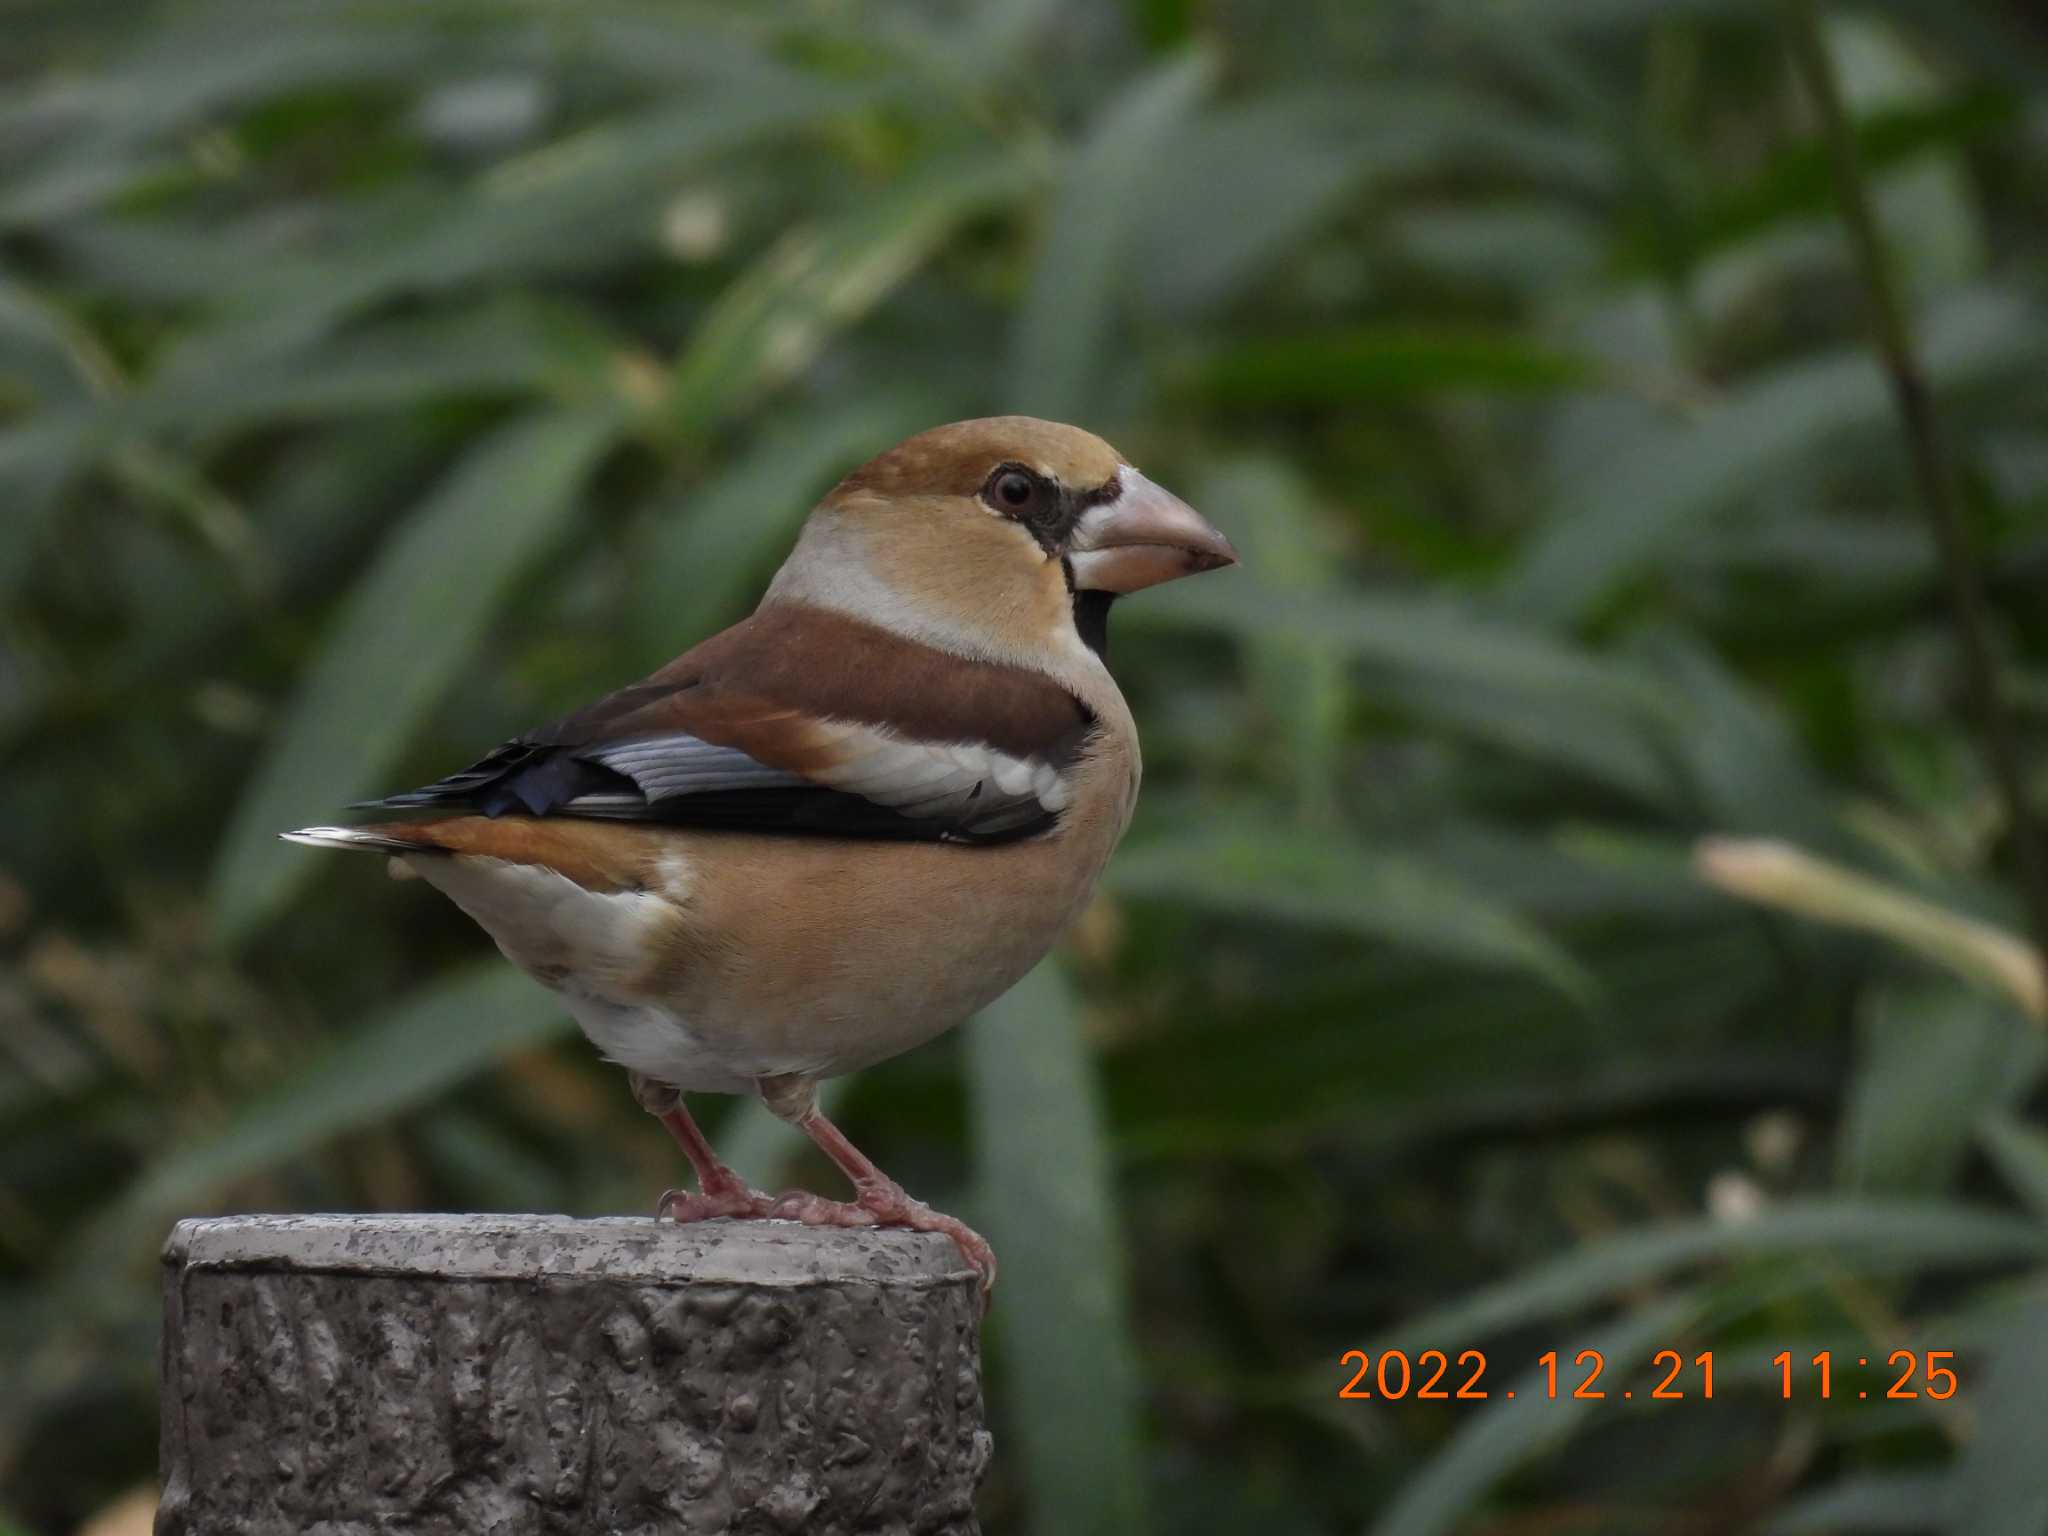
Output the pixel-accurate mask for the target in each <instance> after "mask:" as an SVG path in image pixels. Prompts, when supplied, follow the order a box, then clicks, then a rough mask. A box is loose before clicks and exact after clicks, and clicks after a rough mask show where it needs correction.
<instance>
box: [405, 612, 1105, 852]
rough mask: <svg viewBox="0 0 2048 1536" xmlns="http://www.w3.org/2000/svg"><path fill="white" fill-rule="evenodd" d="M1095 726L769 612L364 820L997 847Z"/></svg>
mask: <svg viewBox="0 0 2048 1536" xmlns="http://www.w3.org/2000/svg"><path fill="white" fill-rule="evenodd" d="M1094 725H1095V722H1094V718H1093V716H1092V715H1091V714H1090V713H1089V711H1088V709H1087V708H1086V706H1084V705H1083V704H1082V703H1081V702H1080V701H1079V700H1078V699H1076V698H1074V696H1073V695H1072V694H1070V693H1068V692H1067V690H1066V689H1064V688H1062V687H1061V686H1060V685H1059V684H1058V683H1056V682H1054V681H1053V680H1052V679H1051V678H1049V677H1046V676H1044V675H1043V674H1040V673H1037V672H1033V671H1030V670H1028V669H1025V668H1021V667H1011V666H1006V665H1002V664H1000V663H995V662H986V661H976V660H971V659H967V658H962V657H958V656H953V655H949V654H947V653H945V652H941V651H937V650H934V649H933V648H931V647H929V646H924V645H920V644H918V643H917V642H915V641H910V640H906V639H903V638H901V637H898V636H896V635H893V634H891V633H889V632H888V631H886V630H883V629H880V628H878V627H876V626H873V625H869V624H864V623H862V622H860V621H858V620H855V619H851V618H847V617H843V616H841V615H837V614H832V613H827V612H825V611H823V610H819V609H813V608H806V607H801V606H798V605H793V604H792V605H778V606H775V607H771V608H765V609H763V610H762V611H761V612H759V613H757V614H755V616H754V617H753V618H751V619H748V620H746V621H745V622H744V623H741V624H738V625H735V626H734V627H733V628H732V629H729V630H727V631H725V632H724V633H723V634H720V635H717V636H714V637H713V638H712V639H710V640H707V641H706V642H704V644H702V645H700V646H698V647H697V648H696V649H694V650H692V651H690V652H688V653H686V654H685V655H683V656H682V657H680V658H678V659H677V660H676V661H674V662H672V663H670V664H669V665H668V666H667V667H664V668H663V669H662V670H661V671H660V672H657V673H655V674H654V675H653V676H652V677H650V678H648V679H647V680H646V681H645V682H641V683H636V684H634V685H632V686H630V687H627V688H622V689H620V690H619V691H618V692H616V693H613V694H609V695H607V696H606V697H605V698H603V699H600V700H598V701H597V702H596V703H595V704H592V705H590V706H589V707H588V708H586V709H582V710H579V711H577V712H576V713H575V714H572V715H569V716H566V717H565V718H563V719H561V720H558V721H555V722H554V723H553V724H551V725H547V726H544V727H542V728H541V729H539V730H536V731H530V732H528V733H527V734H525V735H523V736H520V737H517V738H515V739H514V740H512V741H509V742H507V743H505V744H504V745H503V746H501V747H499V748H498V749H497V750H496V751H494V752H492V753H491V754H490V755H489V756H487V757H485V758H483V759H482V760H481V761H480V762H477V763H475V764H473V765H471V766H470V767H468V768H465V769H463V770H462V771H461V772H459V773H455V774H451V775H449V776H448V777H447V778H445V779H442V780H440V781H439V782H437V783H434V784H430V785H427V786H426V787H425V788H423V789H417V790H413V791H410V792H408V793H405V794H399V795H392V796H390V797H388V798H386V799H383V800H379V801H375V802H372V804H374V805H375V806H377V807H379V808H384V809H392V810H410V809H434V810H443V811H446V810H452V809H463V810H473V811H480V812H482V813H483V814H485V815H487V816H500V815H505V814H508V813H509V814H523V815H528V816H589V817H603V818H610V819H624V820H634V821H655V822H664V823H669V824H681V825H693V826H706V827H726V828H734V829H743V830H751V831H772V832H792V833H808V834H812V835H821V836H842V837H877V838H915V839H929V840H938V841H957V842H1002V841H1008V840H1011V839H1015V838H1019V837H1027V836H1031V835H1033V834H1034V833H1038V832H1042V831H1045V830H1047V829H1049V828H1051V827H1053V826H1054V825H1056V824H1057V822H1058V820H1059V817H1060V814H1061V812H1062V811H1064V810H1065V809H1066V806H1067V801H1068V796H1069V793H1070V788H1069V784H1068V780H1067V773H1068V771H1069V770H1070V769H1071V767H1072V766H1073V764H1074V763H1075V762H1076V761H1077V760H1078V758H1079V757H1080V756H1081V754H1082V753H1083V752H1084V751H1085V750H1086V747H1087V743H1088V739H1089V737H1090V735H1091V733H1092V732H1093V729H1094Z"/></svg>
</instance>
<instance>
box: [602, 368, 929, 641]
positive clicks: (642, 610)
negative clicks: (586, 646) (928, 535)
mask: <svg viewBox="0 0 2048 1536" xmlns="http://www.w3.org/2000/svg"><path fill="white" fill-rule="evenodd" d="M931 421H932V406H931V405H930V403H929V402H928V400H927V398H926V397H925V396H924V395H923V394H922V393H915V392H911V393H906V392H901V391H895V390H881V391H877V392H874V393H863V394H861V395H860V396H858V397H857V398H855V399H852V400H847V401H840V400H837V399H834V400H831V401H828V402H826V403H823V404H811V403H808V402H806V403H805V404H804V405H802V406H801V407H800V408H798V409H797V410H796V411H795V412H794V413H793V414H791V415H790V416H789V417H788V418H787V419H786V420H783V421H781V422H779V423H777V424H775V425H773V426H770V427H768V428H767V429H765V430H763V431H761V432H760V433H759V434H758V435H757V436H755V437H754V438H753V439H752V440H751V441H750V442H749V443H748V444H747V445H746V447H745V448H743V449H742V450H740V451H739V452H738V453H736V454H734V455H733V456H732V457H730V458H729V459H727V460H726V461H724V463H723V464H721V466H720V467H719V468H718V469H717V471H716V472H715V473H713V474H712V476H711V477H710V478H709V479H707V480H705V481H703V482H701V483H699V484H697V485H694V486H691V487H689V488H688V489H687V490H686V491H684V492H681V493H678V494H676V495H674V496H672V497H663V498H662V499H661V501H660V502H659V503H658V504H657V505H656V506H655V507H654V508H653V513H652V517H651V518H650V519H649V521H650V523H651V526H650V527H649V528H648V529H647V537H646V542H645V544H644V546H643V547H642V549H641V550H640V557H639V558H638V559H636V560H635V561H634V563H633V569H632V572H631V575H630V581H631V587H630V592H631V597H630V603H631V608H630V617H631V622H632V625H633V634H634V638H635V645H636V648H637V654H638V655H639V656H640V658H641V660H642V662H643V664H644V665H645V667H646V668H647V669H648V670H650V671H651V670H652V669H653V668H654V667H656V666H658V665H660V664H661V663H662V662H663V661H666V660H667V659H668V658H669V657H671V656H673V655H674V654H675V652H676V645H677V639H678V635H679V632H689V633H709V632H710V631H711V630H713V629H715V628H716V627H717V626H718V625H720V624H724V623H729V622H730V621H732V620H734V619H737V618H739V617H740V616H741V615H742V614H743V613H744V612H745V611H746V609H747V607H748V606H749V605H750V604H751V603H752V602H753V600H754V599H755V598H757V597H759V596H760V593H761V588H762V586H763V584H764V578H765V577H766V576H767V575H768V574H769V573H770V572H772V571H773V570H774V569H775V567H776V565H777V564H779V563H780V562H781V560H782V557H783V556H784V555H786V554H787V553H788V552H789V546H790V544H791V543H792V542H793V540H794V539H795V536H796V531H797V529H798V527H799V526H801V525H802V523H803V520H804V518H805V517H806V516H807V515H808V514H809V512H810V508H811V505H812V503H813V502H815V501H816V500H817V498H818V496H819V494H820V493H821V492H823V491H825V490H826V489H827V488H829V487H830V486H831V485H832V483H833V482H834V481H835V480H837V479H838V478H839V476H840V475H842V474H844V473H845V472H846V471H847V470H848V469H850V468H851V467H852V466H854V465H856V464H859V463H862V462H864V461H865V460H867V459H869V458H872V457H873V456H874V454H875V453H876V452H877V451H878V450H879V449H881V448H882V447H885V446H886V445H888V444H890V443H893V442H896V441H897V440H898V439H900V438H904V437H908V436H909V435H910V434H911V433H912V432H914V431H916V430H917V429H918V428H920V427H924V426H928V425H930V424H931Z"/></svg>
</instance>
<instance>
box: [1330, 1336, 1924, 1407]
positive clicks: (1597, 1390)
mask: <svg viewBox="0 0 2048 1536" xmlns="http://www.w3.org/2000/svg"><path fill="white" fill-rule="evenodd" d="M1852 1358H1853V1360H1854V1364H1853V1365H1852V1364H1851V1363H1850V1361H1851V1359H1852ZM1954 1359H1955V1351H1954V1350H1950V1349H1923V1350H1911V1349H1895V1350H1893V1351H1891V1353H1890V1354H1889V1355H1888V1356H1886V1357H1884V1358H1883V1359H1882V1360H1881V1361H1880V1360H1875V1359H1873V1357H1871V1356H1868V1355H1857V1356H1854V1357H1850V1356H1847V1355H1844V1356H1840V1357H1838V1356H1836V1355H1835V1354H1834V1352H1832V1351H1830V1350H1822V1351H1821V1352H1820V1353H1819V1354H1817V1355H1814V1356H1812V1357H1811V1358H1807V1359H1795V1358H1794V1356H1793V1354H1792V1352H1791V1351H1790V1350H1780V1351H1779V1352H1778V1353H1777V1354H1775V1355H1773V1356H1772V1357H1771V1361H1770V1364H1771V1367H1772V1371H1773V1373H1774V1380H1773V1384H1774V1385H1776V1386H1777V1388H1778V1395H1779V1396H1780V1397H1783V1398H1785V1399H1787V1400H1788V1401H1789V1400H1790V1399H1792V1398H1795V1397H1800V1398H1813V1399H1829V1398H1836V1397H1855V1398H1858V1399H1863V1400H1868V1399H1871V1398H1878V1399H1881V1400H1891V1401H1895V1402H1897V1401H1907V1400H1912V1399H1917V1398H1922V1397H1926V1398H1932V1399H1934V1400H1935V1401H1937V1402H1940V1401H1945V1400H1947V1399H1948V1398H1951V1397H1954V1396H1955V1395H1956V1392H1957V1391H1958V1390H1959V1388H1960V1387H1961V1382H1960V1381H1959V1380H1958V1378H1957V1376H1956V1372H1955V1368H1954V1366H1953V1364H1952V1363H1951V1362H1953V1361H1954ZM1338 1363H1339V1364H1340V1365H1341V1366H1343V1367H1344V1368H1345V1369H1346V1370H1347V1371H1348V1372H1349V1374H1348V1376H1347V1377H1346V1378H1345V1379H1344V1380H1343V1381H1341V1382H1340V1383H1339V1384H1338V1388H1337V1396H1338V1397H1339V1398H1342V1399H1345V1400H1347V1401H1354V1402H1357V1401H1371V1400H1374V1399H1378V1400H1382V1401H1386V1402H1398V1401H1401V1400H1402V1399H1413V1400H1415V1401H1418V1402H1446V1403H1448V1402H1468V1403H1469V1402H1483V1401H1486V1400H1488V1399H1490V1398H1493V1397H1496V1396H1498V1397H1502V1398H1512V1397H1514V1396H1515V1394H1516V1390H1517V1389H1516V1388H1514V1387H1497V1386H1496V1385H1494V1384H1493V1383H1492V1382H1491V1380H1490V1376H1491V1372H1492V1367H1493V1364H1494V1362H1493V1360H1492V1359H1491V1358H1490V1357H1489V1356H1488V1355H1487V1354H1486V1352H1485V1351H1484V1350H1478V1349H1465V1350H1459V1351H1458V1352H1457V1353H1456V1354H1455V1355H1454V1354H1453V1353H1452V1352H1450V1351H1449V1350H1442V1349H1425V1350H1423V1351H1421V1352H1420V1353H1419V1354H1415V1355H1410V1354H1409V1353H1408V1352H1407V1351H1406V1350H1399V1349H1389V1350H1382V1351H1381V1352H1380V1353H1378V1354H1376V1355H1374V1354H1368V1353H1367V1352H1366V1351H1365V1350H1362V1349H1347V1350H1345V1351H1344V1353H1343V1354H1342V1355H1340V1356H1339V1357H1338ZM1535 1364H1536V1366H1537V1377H1536V1383H1535V1386H1534V1389H1533V1391H1532V1390H1531V1388H1529V1387H1528V1386H1526V1385H1525V1386H1523V1387H1522V1388H1521V1389H1520V1390H1521V1391H1522V1392H1524V1393H1525V1394H1526V1395H1531V1396H1535V1397H1539V1398H1543V1399H1546V1400H1552V1401H1554V1400H1556V1399H1558V1398H1566V1399H1572V1400H1576V1401H1579V1402H1585V1401H1588V1400H1594V1401H1598V1400H1603V1399H1606V1398H1610V1397H1618V1398H1624V1399H1634V1398H1637V1397H1641V1398H1644V1399H1647V1400H1650V1401H1654V1402H1681V1401H1684V1400H1686V1399H1688V1398H1694V1399H1703V1400H1707V1401H1711V1400H1712V1399H1713V1396H1714V1354H1713V1351H1712V1350H1706V1351H1703V1352H1701V1353H1699V1354H1696V1355H1693V1356H1691V1357H1690V1358H1689V1359H1688V1358H1687V1356H1686V1355H1684V1354H1682V1353H1680V1352H1679V1351H1678V1350H1675V1349H1660V1350H1658V1351H1657V1352H1656V1353H1655V1354H1653V1355H1652V1356H1651V1357H1650V1359H1649V1362H1648V1365H1649V1371H1648V1374H1649V1375H1650V1376H1652V1377H1654V1378H1655V1379H1654V1380H1649V1381H1646V1382H1645V1383H1644V1384H1643V1386H1642V1389H1641V1390H1640V1391H1639V1390H1637V1388H1636V1387H1635V1386H1615V1385H1610V1384H1607V1383H1603V1380H1602V1378H1603V1377H1604V1376H1606V1373H1607V1370H1608V1364H1609V1362H1608V1359H1607V1357H1606V1356H1605V1355H1604V1354H1602V1353H1601V1352H1600V1351H1599V1350H1597V1349H1582V1350H1579V1351H1578V1352H1577V1353H1576V1354H1573V1355H1570V1356H1569V1357H1568V1358H1567V1357H1565V1356H1563V1355H1561V1354H1560V1352H1559V1351H1557V1350H1554V1349H1549V1350H1545V1351H1544V1352H1543V1353H1542V1354H1540V1355H1538V1356H1537V1357H1536V1361H1535ZM1617 1364H1618V1365H1622V1364H1625V1363H1622V1362H1617ZM1618 1375H1619V1371H1617V1376H1618ZM1517 1379H1519V1377H1518V1378H1517Z"/></svg>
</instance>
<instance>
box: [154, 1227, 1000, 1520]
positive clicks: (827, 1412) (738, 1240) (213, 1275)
mask: <svg viewBox="0 0 2048 1536" xmlns="http://www.w3.org/2000/svg"><path fill="white" fill-rule="evenodd" d="M977 1312H978V1307H977V1302H976V1298H975V1293H974V1282H973V1275H972V1273H971V1272H970V1271H969V1270H968V1268H967V1266H966V1265H965V1264H963V1263H962V1262H961V1260H960V1256H959V1254H958V1252H957V1251H956V1250H955V1249H954V1247H953V1245H952V1244H951V1243H950V1242H948V1241H946V1240H945V1239H944V1238H942V1237H934V1236H929V1235H926V1234H920V1233H911V1232H900V1231H876V1230H872V1229H864V1230H852V1231H847V1230H824V1229H816V1228H809V1227H802V1226H798V1225H795V1224H794V1223H789V1222H727V1221H716V1222H705V1223H700V1224H696V1225H692V1226H677V1225H674V1224H673V1223H665V1222H664V1223H659V1224H657V1223H656V1222H654V1221H651V1220H646V1219H617V1220H604V1221H572V1220H570V1219H568V1218H566V1217H558V1216H243V1217H228V1218H224V1219H221V1220H215V1221H185V1222H180V1223H179V1224H178V1226H177V1229H176V1230H175V1231H174V1232H173V1233H172V1234H171V1239H170V1242H169V1243H168V1244H167V1245H166V1247H165V1250H164V1353H163V1445H162V1462H163V1465H162V1472H163V1480H164V1496H163V1504H162V1507H161V1510H160V1512H159V1514H158V1516H157V1526H156V1529H157V1532H158V1536H225V1533H229V1532H232V1533H235V1536H273V1533H301V1532H303V1533H308V1536H371V1533H373V1532H375V1533H389V1532H405V1533H407V1536H458V1533H461V1536H471V1533H490V1536H526V1533H534V1536H540V1533H548V1536H555V1533H563V1536H567V1533H578V1536H581V1533H585V1532H589V1533H598V1532H604V1533H614V1532H616V1533H647V1536H654V1533H657V1532H659V1533H663V1536H668V1533H676V1536H699V1533H704V1536H709V1533H724V1532H736V1533H737V1532H745V1533H753V1532H763V1533H766V1532H798V1531H801V1532H805V1533H807V1536H834V1533H839V1532H848V1533H851V1532H863V1533H868V1532H872V1533H904V1536H909V1533H920V1536H922V1533H946V1536H958V1533H973V1532H975V1531H976V1530H977V1527H976V1524H975V1519H974V1491H975V1487H976V1484H977V1483H978V1482H979V1481H980V1479H981V1475H982V1471H983V1469H984V1468H985V1467H986V1465H987V1462H988V1456H989V1435H988V1431H987V1430H986V1429H985V1428H984V1427H983V1425H982V1405H981V1363H980V1353H979V1326H978V1318H977Z"/></svg>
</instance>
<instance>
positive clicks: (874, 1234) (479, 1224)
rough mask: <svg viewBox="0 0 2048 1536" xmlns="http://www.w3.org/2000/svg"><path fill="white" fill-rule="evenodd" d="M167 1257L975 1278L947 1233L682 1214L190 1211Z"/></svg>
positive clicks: (529, 1270) (434, 1269) (425, 1272)
mask: <svg viewBox="0 0 2048 1536" xmlns="http://www.w3.org/2000/svg"><path fill="white" fill-rule="evenodd" d="M164 1263H165V1264H167V1265H173V1266H176V1267H179V1268H205V1269H265V1270H278V1269H302V1270H319V1271H326V1272H341V1273H352V1274H372V1275H421V1276H434V1277H440V1278H446V1279H463V1280H527V1279H538V1278H543V1277H547V1276H577V1277H588V1278H598V1279H617V1280H629V1281H653V1282H661V1281H668V1282H679V1281H685V1280H688V1281H704V1282H711V1283H727V1284H740V1285H755V1286H776V1285H787V1286H800V1285H815V1284H820V1283H827V1284H829V1283H835V1282H845V1281H868V1282H871V1283H875V1284H886V1285H897V1286H901V1285H909V1286H923V1285H940V1284H947V1283H951V1282H954V1281H959V1280H969V1279H972V1277H973V1271H972V1270H971V1269H969V1268H968V1266H967V1264H966V1262H965V1261H964V1260H963V1259H962V1258H961V1256H960V1252H959V1250H958V1249H957V1248H955V1247H954V1246H953V1244H952V1242H951V1241H950V1240H949V1239H947V1238H945V1237H942V1236H939V1235H937V1234H935V1233H929V1232H909V1231H903V1230H900V1229H889V1228H875V1227H853V1228H849V1227H807V1226H804V1225H803V1224H802V1223H800V1222H794V1221H725V1220H719V1221H701V1222H691V1223H688V1224H678V1223H676V1222H671V1221H656V1220H654V1219H653V1218H652V1217H647V1216H608V1217H599V1218H597V1219H594V1220H584V1219H579V1218H576V1217H571V1216H468V1215H438V1214H433V1213H407V1214H391V1215H338V1216H219V1217H211V1218H206V1219H202V1220H189V1221H181V1222H179V1223H178V1224H177V1226H176V1227H174V1228H173V1229H172V1230H171V1235H170V1239H169V1241H167V1242H166V1243H165V1244H164Z"/></svg>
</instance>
